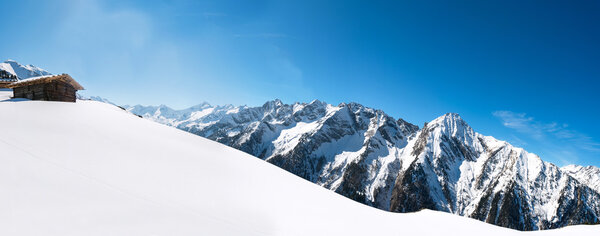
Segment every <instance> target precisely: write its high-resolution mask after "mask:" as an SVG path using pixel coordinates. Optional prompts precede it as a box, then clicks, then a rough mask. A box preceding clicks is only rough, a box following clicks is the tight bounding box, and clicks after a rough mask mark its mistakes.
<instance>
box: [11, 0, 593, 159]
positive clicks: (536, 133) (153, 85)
mask: <svg viewBox="0 0 600 236" xmlns="http://www.w3.org/2000/svg"><path fill="white" fill-rule="evenodd" d="M2 6H3V9H5V10H3V18H4V24H3V27H2V28H3V37H1V38H0V52H1V55H2V57H4V58H5V59H8V58H11V59H15V60H17V61H19V62H21V63H24V64H34V65H37V66H40V67H42V68H45V69H47V70H48V71H50V72H53V73H63V72H65V73H69V74H71V75H72V76H73V77H74V78H76V79H77V80H78V81H79V82H80V83H81V84H83V85H84V87H86V89H87V90H86V91H85V92H84V93H85V94H86V95H99V96H102V97H105V98H108V99H110V100H112V101H114V102H116V103H119V104H145V105H150V104H166V105H169V106H172V107H174V108H184V107H188V106H191V105H194V104H197V103H200V102H202V101H207V102H209V103H211V104H228V103H231V104H235V105H243V104H247V105H250V106H256V105H261V104H262V103H264V102H265V101H267V100H272V99H275V98H280V99H282V100H283V101H284V102H286V103H292V102H295V101H300V102H309V101H311V100H313V99H319V100H323V101H326V102H328V103H332V104H338V103H340V102H349V101H355V102H359V103H362V104H364V105H366V106H369V107H374V108H378V109H382V110H384V111H386V112H387V113H388V114H390V115H392V116H394V117H397V118H403V119H405V120H407V121H409V122H412V123H415V124H418V125H419V126H422V125H423V123H424V122H426V121H430V120H433V119H434V118H436V117H438V116H440V115H442V114H444V113H446V112H456V113H459V114H461V116H462V117H463V118H464V119H465V120H466V121H467V122H468V123H469V124H471V126H472V127H473V128H474V129H475V130H477V131H478V132H480V133H483V134H485V135H492V136H494V137H496V138H499V139H502V140H507V141H509V142H511V143H513V144H514V145H516V146H520V147H523V148H525V149H527V150H528V151H531V152H534V153H536V154H538V155H540V156H541V157H542V158H543V159H544V160H547V161H551V162H554V163H556V164H558V165H561V166H562V165H565V164H569V163H575V164H581V165H596V166H600V158H599V157H600V125H598V122H597V120H598V117H600V109H598V101H600V97H599V95H598V89H600V82H599V79H600V78H599V77H600V66H598V65H600V45H599V42H600V30H598V29H600V14H597V12H599V11H600V2H598V1H577V2H576V3H575V2H573V1H452V2H451V1H396V2H395V3H393V4H392V3H390V2H384V1H368V2H367V1H363V2H358V1H253V2H251V1H168V0H163V1H94V0H90V1H73V0H64V1H63V0H58V1H30V0H23V1H5V0H2ZM6 9H9V10H6Z"/></svg>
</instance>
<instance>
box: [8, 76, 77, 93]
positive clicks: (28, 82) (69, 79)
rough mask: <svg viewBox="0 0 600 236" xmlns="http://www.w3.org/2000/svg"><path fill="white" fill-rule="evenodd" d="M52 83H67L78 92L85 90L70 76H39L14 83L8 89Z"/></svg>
mask: <svg viewBox="0 0 600 236" xmlns="http://www.w3.org/2000/svg"><path fill="white" fill-rule="evenodd" d="M52 81H62V82H65V83H68V84H70V85H71V86H73V88H75V89H76V90H83V89H84V88H83V86H81V85H80V84H79V83H77V81H75V80H74V79H73V78H72V77H71V76H70V75H68V74H60V75H43V76H37V77H31V78H28V79H24V80H19V81H17V82H14V83H12V84H10V85H8V86H7V87H8V88H15V87H21V86H27V85H33V84H42V83H49V82H52Z"/></svg>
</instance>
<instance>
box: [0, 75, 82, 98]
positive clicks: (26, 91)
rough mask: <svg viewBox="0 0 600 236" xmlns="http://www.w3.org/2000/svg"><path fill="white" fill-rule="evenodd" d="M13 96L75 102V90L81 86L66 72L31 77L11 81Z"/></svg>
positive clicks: (9, 86)
mask: <svg viewBox="0 0 600 236" xmlns="http://www.w3.org/2000/svg"><path fill="white" fill-rule="evenodd" d="M7 88H12V89H13V98H27V99H31V100H44V101H61V102H75V100H76V99H77V97H76V92H77V90H83V87H82V86H81V85H80V84H79V83H77V81H75V80H74V79H73V78H71V76H69V75H68V74H62V75H47V76H39V77H33V78H29V79H25V80H21V81H17V82H14V83H11V84H9V85H8V86H7Z"/></svg>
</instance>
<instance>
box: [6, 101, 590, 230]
mask: <svg viewBox="0 0 600 236" xmlns="http://www.w3.org/2000/svg"><path fill="white" fill-rule="evenodd" d="M42 117H43V118H42ZM0 124H2V132H1V133H0V150H1V151H0V189H2V190H3V194H1V195H0V208H1V209H3V210H2V211H0V235H376V234H377V235H405V234H411V233H418V234H424V235H433V234H444V235H447V234H448V233H451V234H452V233H454V234H459V233H460V234H461V235H481V234H482V233H485V234H487V235H520V234H522V233H521V232H518V231H512V230H509V229H505V228H500V227H496V226H492V225H489V224H485V223H482V222H479V221H476V220H472V219H468V218H463V217H458V216H454V215H450V214H446V213H441V212H433V211H422V212H419V213H410V214H398V213H389V212H385V211H381V210H377V209H374V208H371V207H367V206H364V205H362V204H358V203H356V202H353V201H351V200H349V199H347V198H344V197H342V196H340V195H338V194H336V193H333V192H331V191H329V190H326V189H323V188H321V187H319V186H317V185H314V184H312V183H310V182H307V181H305V180H303V179H301V178H298V177H296V176H294V175H292V174H290V173H288V172H286V171H284V170H281V169H279V168H277V167H275V166H272V165H270V164H269V163H266V162H263V161H261V160H259V159H256V158H253V157H252V156H250V155H247V154H245V153H243V152H240V151H237V150H235V149H232V148H229V147H227V146H224V145H221V144H219V143H216V142H213V141H210V140H207V139H204V138H201V137H198V136H195V135H192V134H189V133H186V132H183V131H179V130H177V129H174V128H170V127H167V126H163V125H160V124H157V123H154V122H151V121H148V120H144V119H140V118H138V117H136V116H133V115H131V114H130V113H127V112H125V111H123V110H121V109H119V108H117V107H115V106H112V105H108V104H104V103H100V102H95V101H78V102H77V103H61V102H41V101H21V102H0ZM432 224H435V225H436V227H431V225H432ZM598 230H599V228H598V227H597V226H576V227H568V228H565V229H561V230H554V231H544V232H535V233H530V234H532V235H563V234H575V233H576V234H579V235H595V234H596V233H597V232H598Z"/></svg>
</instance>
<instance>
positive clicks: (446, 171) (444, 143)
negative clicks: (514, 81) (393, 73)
mask: <svg viewBox="0 0 600 236" xmlns="http://www.w3.org/2000/svg"><path fill="white" fill-rule="evenodd" d="M125 108H126V109H127V110H128V111H130V112H132V113H134V114H137V115H140V116H143V117H145V118H147V119H150V120H153V121H156V122H159V123H162V124H166V125H169V126H173V127H177V128H179V129H181V130H185V131H187V132H190V133H194V134H197V135H200V136H202V137H206V138H208V139H211V140H215V141H218V142H220V143H223V144H226V145H228V146H231V147H234V148H236V149H239V150H242V151H244V152H246V153H249V154H251V155H253V156H256V157H258V158H260V159H263V160H266V161H267V162H270V163H272V164H275V165H277V166H279V167H281V168H283V169H285V170H287V171H289V172H291V173H294V174H296V175H298V176H300V177H302V178H304V179H307V180H309V181H311V182H314V183H316V184H318V185H321V186H323V187H325V188H328V189H331V190H333V191H335V192H337V193H339V194H342V195H344V196H346V197H349V198H351V199H353V200H355V201H358V202H361V203H364V204H367V205H370V206H373V207H376V208H379V209H383V210H389V211H393V212H414V211H419V210H421V209H432V210H439V211H445V212H450V213H453V214H457V215H462V216H468V217H471V218H475V219H478V220H481V221H485V222H488V223H492V224H495V225H499V226H503V227H508V228H513V229H519V230H538V229H552V228H558V227H562V226H567V225H574V224H597V223H599V222H600V194H599V192H600V181H599V179H600V171H598V168H596V167H580V166H567V167H564V168H559V167H558V166H556V165H554V164H552V163H548V162H544V161H542V160H541V159H540V157H538V156H537V155H535V154H532V153H528V152H527V151H525V150H523V149H522V148H518V147H514V146H512V145H511V144H509V143H507V142H504V141H500V140H497V139H495V138H493V137H491V136H484V135H482V134H479V133H477V132H475V131H474V130H473V129H472V128H471V127H470V126H469V125H468V124H467V123H466V122H465V121H464V120H463V119H462V118H461V117H460V116H459V115H458V114H453V113H448V114H445V115H443V116H441V117H438V118H436V119H434V120H433V121H431V122H429V123H426V124H425V125H424V126H423V127H422V128H419V127H417V126H416V125H413V124H410V123H408V122H406V121H404V120H402V119H394V118H392V117H390V116H388V115H387V114H385V113H384V112H383V111H381V110H376V109H372V108H368V107H364V106H362V105H360V104H357V103H342V104H339V105H337V106H334V105H331V104H327V103H325V102H321V101H318V100H315V101H312V102H310V103H294V104H283V103H282V102H281V101H280V100H274V101H269V102H267V103H265V104H264V105H263V106H261V107H247V106H232V105H226V106H211V105H209V104H207V103H203V104H200V105H197V106H193V107H190V108H188V109H184V110H174V109H171V108H169V107H167V106H164V105H161V106H140V105H137V106H125Z"/></svg>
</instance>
